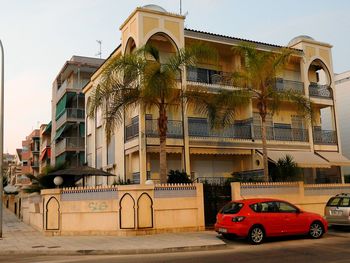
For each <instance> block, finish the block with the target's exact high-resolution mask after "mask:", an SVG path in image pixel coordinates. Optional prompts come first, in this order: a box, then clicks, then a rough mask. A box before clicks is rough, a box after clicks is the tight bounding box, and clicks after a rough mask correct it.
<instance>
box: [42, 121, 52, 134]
mask: <svg viewBox="0 0 350 263" xmlns="http://www.w3.org/2000/svg"><path fill="white" fill-rule="evenodd" d="M51 128H52V121H50V122H49V124H48V125H47V126H46V128H45V130H44V132H43V133H44V134H46V133H47V134H50V133H51Z"/></svg>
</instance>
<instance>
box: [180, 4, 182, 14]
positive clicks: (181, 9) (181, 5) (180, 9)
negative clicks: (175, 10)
mask: <svg viewBox="0 0 350 263" xmlns="http://www.w3.org/2000/svg"><path fill="white" fill-rule="evenodd" d="M180 15H182V0H180Z"/></svg>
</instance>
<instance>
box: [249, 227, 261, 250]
mask: <svg viewBox="0 0 350 263" xmlns="http://www.w3.org/2000/svg"><path fill="white" fill-rule="evenodd" d="M264 238H265V232H264V229H263V228H262V227H261V226H253V227H252V228H251V229H250V231H249V236H248V240H249V242H250V243H251V244H253V245H259V244H261V243H262V242H263V241H264Z"/></svg>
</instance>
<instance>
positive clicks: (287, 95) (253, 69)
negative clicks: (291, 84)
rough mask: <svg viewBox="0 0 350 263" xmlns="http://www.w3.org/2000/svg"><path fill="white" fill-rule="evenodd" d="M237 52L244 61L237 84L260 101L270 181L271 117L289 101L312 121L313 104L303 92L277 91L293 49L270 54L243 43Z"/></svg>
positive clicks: (237, 73)
mask: <svg viewBox="0 0 350 263" xmlns="http://www.w3.org/2000/svg"><path fill="white" fill-rule="evenodd" d="M233 51H234V53H236V54H239V55H240V56H241V58H242V60H243V65H242V67H241V69H240V70H239V71H237V72H235V73H233V79H234V82H235V84H236V85H238V87H242V88H243V89H244V90H245V91H247V92H248V93H249V94H250V97H251V98H252V100H253V101H255V102H256V105H257V108H258V113H259V115H260V118H261V140H262V148H263V163H264V178H265V180H266V181H268V180H269V172H268V156H267V142H266V139H267V138H266V137H267V136H266V117H267V115H268V114H272V115H273V114H274V113H275V112H277V111H278V110H279V108H280V107H281V105H282V104H283V103H285V102H286V101H287V102H291V103H294V104H295V105H296V107H297V111H298V113H299V114H300V116H302V117H303V118H304V119H306V120H311V118H312V107H311V103H310V100H309V99H308V98H307V97H306V96H304V94H302V93H301V92H300V91H297V90H293V89H276V85H275V84H276V78H277V76H278V73H280V72H281V71H282V70H283V68H284V66H285V65H286V64H287V63H288V61H289V59H290V57H291V56H292V55H293V53H294V51H293V50H292V49H289V48H279V49H276V50H274V51H273V52H271V51H270V52H267V51H261V50H258V49H257V48H256V47H255V46H254V45H252V44H241V45H239V46H238V47H235V48H233Z"/></svg>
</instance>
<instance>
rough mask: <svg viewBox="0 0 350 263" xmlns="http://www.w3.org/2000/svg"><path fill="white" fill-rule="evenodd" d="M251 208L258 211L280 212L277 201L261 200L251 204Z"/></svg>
mask: <svg viewBox="0 0 350 263" xmlns="http://www.w3.org/2000/svg"><path fill="white" fill-rule="evenodd" d="M250 208H251V209H252V210H253V211H254V212H256V213H275V212H278V208H277V205H276V202H261V203H256V204H252V205H250Z"/></svg>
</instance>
